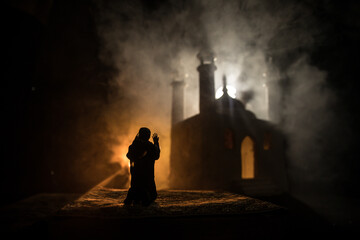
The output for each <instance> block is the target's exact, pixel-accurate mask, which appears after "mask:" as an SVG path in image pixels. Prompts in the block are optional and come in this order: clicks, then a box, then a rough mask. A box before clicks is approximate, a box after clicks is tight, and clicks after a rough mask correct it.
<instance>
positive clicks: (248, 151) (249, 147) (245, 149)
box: [241, 136, 255, 179]
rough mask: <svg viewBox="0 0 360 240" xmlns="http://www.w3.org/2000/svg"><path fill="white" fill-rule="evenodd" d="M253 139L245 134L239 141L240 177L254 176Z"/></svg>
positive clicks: (248, 177) (251, 177)
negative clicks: (240, 141)
mask: <svg viewBox="0 0 360 240" xmlns="http://www.w3.org/2000/svg"><path fill="white" fill-rule="evenodd" d="M254 155H255V154H254V141H253V140H252V139H251V137H249V136H246V137H245V138H244V139H243V141H242V143H241V178H242V179H253V178H254V177H255V156H254Z"/></svg>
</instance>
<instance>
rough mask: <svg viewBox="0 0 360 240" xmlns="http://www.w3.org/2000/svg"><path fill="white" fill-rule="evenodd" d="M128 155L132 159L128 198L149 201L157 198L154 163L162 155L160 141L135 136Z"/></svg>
mask: <svg viewBox="0 0 360 240" xmlns="http://www.w3.org/2000/svg"><path fill="white" fill-rule="evenodd" d="M126 156H127V157H128V158H129V159H130V174H131V186H130V189H129V193H128V198H130V199H131V200H135V201H136V200H138V201H141V202H143V203H144V202H145V203H149V202H152V201H154V200H155V199H156V197H157V191H156V185H155V174H154V164H155V160H157V159H159V157H160V148H159V143H158V142H155V144H153V143H151V142H150V141H144V140H141V139H140V138H138V137H137V138H135V140H134V141H133V143H132V144H131V145H130V146H129V151H128V153H127V154H126Z"/></svg>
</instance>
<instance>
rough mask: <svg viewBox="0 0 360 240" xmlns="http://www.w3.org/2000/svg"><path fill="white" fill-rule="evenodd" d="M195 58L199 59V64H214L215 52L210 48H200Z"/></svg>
mask: <svg viewBox="0 0 360 240" xmlns="http://www.w3.org/2000/svg"><path fill="white" fill-rule="evenodd" d="M197 58H198V59H199V60H200V64H201V65H203V64H214V63H215V61H216V57H215V53H214V52H213V51H212V50H210V49H202V50H201V51H200V52H199V53H198V54H197Z"/></svg>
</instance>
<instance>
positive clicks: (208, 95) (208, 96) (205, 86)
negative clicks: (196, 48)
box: [197, 50, 216, 114]
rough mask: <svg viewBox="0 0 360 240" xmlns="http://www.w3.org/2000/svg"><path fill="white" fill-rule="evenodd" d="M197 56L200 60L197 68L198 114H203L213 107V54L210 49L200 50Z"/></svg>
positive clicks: (214, 67)
mask: <svg viewBox="0 0 360 240" xmlns="http://www.w3.org/2000/svg"><path fill="white" fill-rule="evenodd" d="M197 58H198V59H199V60H200V65H199V66H198V68H197V70H198V72H199V89H200V114H203V113H206V112H211V111H213V110H214V109H215V86H214V73H215V70H216V66H215V55H214V53H213V52H212V51H210V50H202V51H200V53H199V54H198V55H197Z"/></svg>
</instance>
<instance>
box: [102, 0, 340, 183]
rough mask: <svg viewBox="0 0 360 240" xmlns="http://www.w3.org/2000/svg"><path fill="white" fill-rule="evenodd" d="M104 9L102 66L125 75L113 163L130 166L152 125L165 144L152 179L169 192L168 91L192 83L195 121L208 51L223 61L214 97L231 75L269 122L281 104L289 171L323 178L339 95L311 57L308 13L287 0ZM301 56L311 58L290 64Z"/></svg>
mask: <svg viewBox="0 0 360 240" xmlns="http://www.w3.org/2000/svg"><path fill="white" fill-rule="evenodd" d="M98 10H99V13H98V18H97V26H98V34H99V36H100V38H101V40H102V46H101V56H100V57H101V59H102V60H103V62H105V63H106V64H108V65H111V66H113V67H115V68H116V69H117V71H118V73H117V74H116V77H114V79H113V80H112V83H111V84H112V87H113V89H114V90H113V95H112V96H111V98H110V100H109V101H110V102H111V104H112V106H113V107H112V111H110V113H109V116H108V121H109V122H110V124H109V126H112V127H113V131H112V134H114V136H115V137H116V138H118V140H119V144H118V145H117V146H116V147H115V150H114V151H115V152H116V154H115V156H114V161H122V162H123V164H124V162H125V161H126V159H125V157H124V153H126V152H125V151H126V150H127V146H128V145H129V144H130V143H131V141H132V138H133V137H135V135H136V133H137V131H138V129H139V128H140V127H142V126H147V127H149V128H150V129H151V130H152V131H156V132H158V133H159V135H160V144H161V147H162V155H161V158H160V160H159V161H158V162H157V164H156V173H155V174H156V178H157V179H156V181H157V184H158V186H159V187H160V188H162V187H167V177H168V174H169V151H170V122H171V120H170V110H171V109H170V108H171V102H170V101H171V86H170V83H171V81H172V80H175V79H184V80H185V81H186V84H187V87H186V89H185V99H186V100H185V117H190V116H192V115H194V114H197V113H198V112H199V109H198V104H199V102H198V73H197V71H196V67H197V66H198V60H197V59H196V58H195V56H196V54H197V53H198V52H199V50H200V49H201V48H203V47H210V48H212V49H213V51H214V52H215V53H216V55H217V62H216V65H217V71H216V77H215V78H216V80H215V88H216V89H217V88H218V87H220V86H221V75H223V74H226V75H227V79H228V84H229V85H233V86H235V87H236V89H237V98H238V99H241V97H242V96H241V93H242V92H252V93H253V95H252V98H251V99H250V100H249V103H248V104H247V107H248V108H249V109H250V110H251V111H253V112H254V113H255V114H256V115H257V117H258V118H262V119H268V118H269V115H271V113H272V112H271V111H275V110H274V109H272V108H271V107H270V108H269V102H275V103H277V104H275V108H276V111H277V117H276V118H274V119H275V121H276V123H278V124H280V127H281V128H282V129H283V130H284V132H285V133H286V135H287V137H288V140H289V143H288V144H289V148H288V155H289V161H290V164H289V167H290V168H292V169H295V170H296V171H297V170H299V169H300V172H307V171H310V172H311V173H312V174H311V177H310V178H311V179H312V178H316V177H319V176H324V175H326V171H325V170H323V169H321V168H320V165H322V164H324V157H325V155H326V150H327V149H328V148H329V146H331V145H332V144H333V143H331V142H328V141H327V140H328V139H327V138H326V136H329V134H330V133H329V132H327V129H329V128H330V127H331V126H332V124H334V122H335V116H334V114H333V112H332V108H333V106H334V105H335V104H336V96H335V94H334V93H333V92H332V91H331V90H330V89H329V88H328V87H327V83H326V77H327V74H326V72H324V71H322V70H319V69H318V68H317V67H315V66H312V64H311V61H310V60H309V59H308V58H307V57H306V53H309V52H311V50H312V49H313V48H315V47H316V45H317V44H319V41H322V38H321V34H320V29H321V25H320V24H319V22H318V21H317V20H316V19H315V18H314V17H313V11H314V9H313V8H311V6H309V5H306V4H301V3H299V2H297V1H281V0H277V1H246V0H242V1H236V0H233V1H203V0H197V1H166V2H165V3H162V4H160V3H157V2H156V1H155V2H152V3H148V2H146V1H110V2H107V3H101V4H98ZM297 49H302V51H303V52H304V54H297V55H294V56H295V57H294V56H290V57H289V56H288V55H287V54H289V53H291V52H293V51H294V50H297ZM273 55H274V56H283V55H285V56H286V57H285V58H284V57H277V58H276V57H274V59H277V60H276V61H277V62H276V61H275V60H274V61H275V62H274V61H272V56H273ZM284 78H285V79H287V86H286V88H284V87H283V86H282V82H281V81H282V80H283V79H284ZM274 119H273V120H274ZM120 123H121V124H120ZM120 126H121V127H120ZM326 132H327V134H325V133H326ZM324 134H325V135H324ZM330 135H331V134H330ZM116 149H117V150H116ZM295 170H294V174H295V172H296V171H295ZM311 179H309V180H311Z"/></svg>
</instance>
